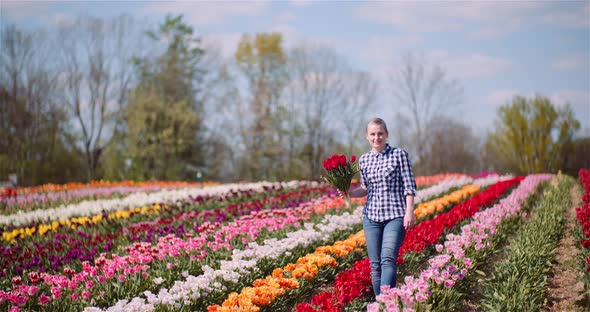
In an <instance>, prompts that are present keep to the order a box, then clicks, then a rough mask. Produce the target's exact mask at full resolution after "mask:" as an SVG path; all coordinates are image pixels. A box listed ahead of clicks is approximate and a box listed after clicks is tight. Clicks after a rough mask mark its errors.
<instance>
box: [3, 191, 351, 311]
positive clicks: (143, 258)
mask: <svg viewBox="0 0 590 312" xmlns="http://www.w3.org/2000/svg"><path fill="white" fill-rule="evenodd" d="M319 201H322V199H320V200H319ZM342 204H343V202H342V200H341V199H338V203H337V205H334V206H341V205H342ZM310 207H311V208H310ZM313 207H314V205H313V204H312V205H305V206H304V207H298V208H296V209H279V210H273V211H271V213H272V215H269V213H268V211H261V212H259V213H256V214H254V215H247V216H245V217H242V218H240V219H241V220H240V219H237V220H236V221H234V222H233V223H232V224H230V225H226V226H224V227H221V228H220V229H219V230H218V231H215V232H214V233H213V230H214V229H215V227H207V228H205V229H204V230H203V233H196V234H197V235H195V236H193V235H186V237H187V239H182V238H179V237H175V236H173V235H169V236H165V237H162V238H160V239H159V240H158V243H157V245H155V246H152V245H151V244H147V243H144V244H141V243H135V244H133V245H131V246H128V247H126V248H125V250H126V253H127V255H115V254H111V255H110V256H109V257H107V256H106V255H105V254H103V255H101V256H100V257H99V258H98V259H95V261H94V263H95V264H94V265H90V264H89V263H87V262H85V263H84V265H83V266H82V270H81V271H80V272H76V271H74V270H72V269H69V268H66V269H65V270H64V274H46V273H41V274H37V273H35V272H33V273H30V274H29V281H30V282H32V280H33V279H35V280H37V282H39V283H40V284H38V285H36V286H34V287H37V286H38V287H39V288H38V290H39V291H40V292H49V291H50V293H51V297H50V296H49V295H46V296H47V297H49V298H51V302H45V303H43V302H41V301H39V302H27V301H29V299H33V298H32V297H31V296H28V295H27V294H28V293H23V292H22V291H21V289H22V286H24V285H23V284H24V283H23V280H22V278H19V280H18V281H16V283H15V280H14V279H13V287H12V290H11V291H9V292H6V293H3V294H4V297H6V298H8V299H7V300H8V301H10V302H11V303H16V304H18V305H20V306H23V305H27V303H29V304H31V305H34V306H39V305H44V304H45V305H47V304H52V305H53V306H54V307H55V306H63V305H64V304H66V303H65V302H64V300H66V302H69V303H68V304H73V303H74V302H75V301H76V300H77V299H79V298H84V297H85V296H84V294H85V292H86V291H93V292H94V293H98V294H99V295H98V296H96V297H93V298H92V300H93V301H95V302H102V303H103V304H104V303H108V302H110V300H113V299H116V298H119V297H120V295H119V294H115V293H113V292H112V289H110V288H111V287H110V286H111V282H114V281H118V283H119V285H117V288H118V289H119V290H122V289H127V288H130V289H127V291H132V293H134V292H135V293H136V292H138V289H133V288H137V287H138V286H139V287H145V286H146V283H145V281H143V280H149V279H151V277H150V272H159V271H161V270H162V268H163V267H164V268H166V267H167V268H168V269H170V268H172V267H179V268H186V267H189V268H191V270H192V271H195V270H198V269H197V268H194V266H195V264H198V263H200V261H197V260H204V259H203V258H204V257H206V256H207V254H208V253H210V252H215V251H216V250H217V249H219V248H228V249H231V248H232V246H230V245H228V244H226V241H225V240H224V239H222V238H225V239H227V240H228V241H232V242H233V243H236V244H239V245H240V246H243V245H245V244H246V243H248V242H249V241H251V240H256V239H257V236H258V234H259V233H260V231H261V230H262V229H264V230H265V231H268V232H271V231H273V230H278V229H280V228H282V227H285V226H287V225H289V224H292V225H295V226H297V225H298V224H299V222H300V221H305V220H308V219H309V218H310V214H311V213H313V211H314V208H313ZM316 210H317V209H316ZM249 221H254V222H249ZM238 224H242V226H239V227H238ZM219 233H221V235H220V234H219ZM211 235H213V236H211ZM236 238H237V239H236ZM221 256H222V255H220V254H219V253H217V254H214V255H213V256H212V257H211V258H212V259H219V258H220V257H221ZM205 260H206V259H205ZM171 261H172V262H171ZM196 272H198V271H196ZM37 276H38V277H37ZM39 279H40V280H39ZM129 279H132V282H130V283H125V281H127V280H129ZM142 281H143V282H142ZM97 282H98V283H97ZM33 284H34V283H33ZM93 286H94V287H93ZM105 286H106V288H105ZM139 291H142V290H141V289H140V290H139ZM1 293H2V292H0V294H1ZM121 293H124V292H123V291H121ZM66 294H67V296H66ZM11 296H12V297H11ZM15 296H16V297H17V298H19V299H18V300H17V301H16V302H15V301H14V300H16V299H15V298H14V297H15ZM72 296H74V297H75V299H76V300H75V299H74V297H72ZM0 297H1V296H0ZM10 298H12V299H10ZM23 298H25V299H26V300H24V299H23ZM37 298H41V297H37ZM43 298H44V297H43ZM84 299H88V298H84ZM53 301H56V302H53Z"/></svg>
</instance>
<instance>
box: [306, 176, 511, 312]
mask: <svg viewBox="0 0 590 312" xmlns="http://www.w3.org/2000/svg"><path fill="white" fill-rule="evenodd" d="M498 180H500V181H499V182H496V183H494V184H493V185H491V186H490V187H488V188H487V189H486V190H485V191H483V192H481V193H479V194H476V195H475V196H473V197H472V198H470V199H468V200H466V201H464V202H461V203H460V204H458V205H456V206H455V207H453V208H452V209H451V210H450V211H449V212H446V213H442V214H438V215H437V216H435V217H434V218H433V219H430V220H427V221H423V222H420V223H418V224H417V225H416V226H415V227H414V228H412V229H410V230H409V231H408V232H407V233H406V238H405V240H404V243H403V244H402V246H401V248H400V254H399V258H398V264H402V263H404V262H405V260H404V258H405V257H407V256H408V255H409V254H411V253H420V252H422V251H423V250H424V249H425V248H426V247H428V246H431V245H433V244H435V243H436V242H437V241H438V240H439V238H440V237H441V236H442V235H443V233H444V232H445V231H447V230H449V229H451V228H453V227H454V226H455V225H456V224H457V223H458V222H460V221H462V220H464V219H466V218H469V217H471V216H472V215H474V214H475V213H476V212H477V211H478V210H479V209H480V208H483V207H486V206H488V205H490V204H492V203H494V202H495V201H496V200H497V199H498V198H499V197H501V196H502V195H503V194H504V193H505V192H506V191H508V190H509V189H510V188H512V187H514V186H515V185H517V184H518V183H519V182H520V181H521V180H522V178H515V179H510V180H504V179H503V178H502V177H498ZM408 258H409V259H412V257H408ZM359 272H370V265H369V262H368V259H363V260H361V261H359V262H357V263H356V264H355V265H354V266H353V268H352V269H351V270H347V271H344V272H343V273H341V274H340V275H338V276H336V282H335V287H334V289H333V291H331V292H324V293H320V294H318V295H315V296H314V297H312V299H311V305H310V304H307V303H302V304H299V305H298V306H297V307H296V308H297V311H300V312H304V311H305V312H308V311H341V310H342V309H343V307H344V305H346V304H347V303H349V302H351V301H353V300H355V299H356V298H357V297H358V296H360V295H362V294H366V293H367V292H368V291H369V290H370V287H371V279H370V277H369V278H367V277H366V276H364V277H363V276H362V274H359ZM352 294H354V296H353V295H352Z"/></svg>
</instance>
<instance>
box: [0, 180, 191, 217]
mask: <svg viewBox="0 0 590 312" xmlns="http://www.w3.org/2000/svg"><path fill="white" fill-rule="evenodd" d="M186 187H197V188H200V187H202V185H201V184H188V183H185V182H184V183H180V182H177V183H150V184H145V185H138V186H114V187H103V188H79V189H73V190H63V191H57V192H47V193H25V194H20V195H17V196H12V197H5V198H2V197H0V211H2V214H12V213H18V211H23V212H28V211H33V210H36V209H47V208H51V207H55V206H59V205H67V204H73V203H77V202H80V201H82V200H96V199H106V198H120V197H122V196H124V195H128V194H131V193H137V192H145V193H151V192H156V191H159V190H162V189H180V188H186Z"/></svg>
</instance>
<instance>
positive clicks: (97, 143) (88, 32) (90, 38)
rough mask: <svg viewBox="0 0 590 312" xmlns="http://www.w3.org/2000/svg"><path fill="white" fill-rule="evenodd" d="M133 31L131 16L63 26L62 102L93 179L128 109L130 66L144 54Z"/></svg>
mask: <svg viewBox="0 0 590 312" xmlns="http://www.w3.org/2000/svg"><path fill="white" fill-rule="evenodd" d="M133 27H134V22H133V21H132V20H131V19H130V18H129V17H126V16H120V17H118V18H115V19H111V20H107V21H105V20H101V19H97V18H92V17H80V18H78V19H77V20H76V21H75V22H73V23H67V22H64V23H62V24H60V25H59V35H58V36H59V42H60V43H61V44H62V46H61V49H60V54H61V66H62V68H63V74H62V75H61V77H60V78H61V79H60V83H61V88H62V89H63V98H62V101H63V102H64V103H65V104H66V105H67V107H68V109H69V112H70V113H71V114H72V116H73V117H74V120H75V121H74V124H75V127H76V128H77V129H76V130H78V131H79V133H81V136H80V137H79V142H80V143H81V145H82V149H83V151H84V153H85V155H86V169H87V177H88V179H93V178H94V177H95V176H96V173H97V172H96V171H97V168H98V165H99V161H100V157H101V155H102V152H103V151H104V149H105V147H106V146H107V145H108V144H109V143H110V141H111V139H112V137H113V136H112V133H113V130H114V128H115V127H116V126H117V123H116V121H117V119H116V118H117V117H118V116H119V114H120V113H121V112H122V110H123V109H124V108H125V104H126V101H127V98H126V97H127V93H128V89H129V83H130V80H131V77H132V69H133V68H132V64H131V63H130V61H131V59H132V57H133V56H134V55H135V54H137V53H138V52H139V51H140V50H139V48H140V46H139V45H138V44H137V42H138V41H137V40H138V38H139V36H136V35H138V34H137V33H134V28H133ZM78 131H77V132H78Z"/></svg>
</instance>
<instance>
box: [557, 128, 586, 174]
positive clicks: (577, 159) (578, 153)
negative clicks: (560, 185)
mask: <svg viewBox="0 0 590 312" xmlns="http://www.w3.org/2000/svg"><path fill="white" fill-rule="evenodd" d="M588 155H590V137H582V138H576V139H575V140H574V141H573V142H572V150H571V151H568V153H567V154H566V155H564V156H565V159H564V163H565V165H564V168H563V169H564V172H565V173H566V174H569V175H571V176H578V171H579V170H580V168H590V157H588Z"/></svg>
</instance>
